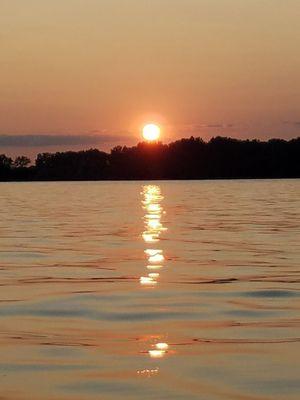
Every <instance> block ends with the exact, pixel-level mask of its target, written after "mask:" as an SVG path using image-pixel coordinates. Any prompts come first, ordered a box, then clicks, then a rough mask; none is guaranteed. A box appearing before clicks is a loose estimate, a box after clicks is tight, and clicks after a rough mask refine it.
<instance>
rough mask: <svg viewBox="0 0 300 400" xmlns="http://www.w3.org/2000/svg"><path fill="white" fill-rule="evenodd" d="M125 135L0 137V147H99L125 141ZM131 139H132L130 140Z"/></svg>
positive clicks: (126, 138) (126, 137)
mask: <svg viewBox="0 0 300 400" xmlns="http://www.w3.org/2000/svg"><path fill="white" fill-rule="evenodd" d="M128 139H129V137H128V136H125V135H0V146H2V147H44V146H70V145H73V146H74V145H99V144H103V143H113V142H117V141H126V140H128ZM131 139H132V138H131Z"/></svg>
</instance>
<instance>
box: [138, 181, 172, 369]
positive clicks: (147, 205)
mask: <svg viewBox="0 0 300 400" xmlns="http://www.w3.org/2000/svg"><path fill="white" fill-rule="evenodd" d="M141 194H142V195H143V200H142V206H143V208H144V210H145V214H146V215H145V216H144V217H143V220H144V224H145V230H144V232H143V233H142V237H143V240H144V241H145V242H146V243H153V242H159V241H160V235H161V234H162V233H163V232H164V231H166V230H167V228H165V227H164V226H163V223H162V221H161V218H162V215H164V214H165V211H164V210H163V208H162V206H161V201H162V200H163V196H161V191H160V188H159V187H158V186H156V185H147V186H144V188H143V191H142V193H141ZM155 247H156V245H155ZM144 252H145V254H146V256H147V260H148V265H147V266H146V268H147V269H148V270H150V271H149V274H148V276H142V277H141V278H140V283H141V285H145V286H153V285H156V284H157V283H158V280H159V278H160V274H159V273H158V272H156V271H157V270H160V269H162V268H163V263H164V261H165V257H164V254H163V250H162V249H157V248H150V249H149V248H148V249H145V250H144ZM161 339H162V337H161ZM157 340H159V339H157ZM151 347H152V349H150V350H148V351H147V353H148V354H149V356H150V357H151V358H163V357H164V356H165V355H166V354H167V353H168V348H169V345H168V343H165V342H163V341H161V342H158V343H155V344H153V343H152V344H151ZM138 374H141V375H144V374H145V375H147V376H151V374H152V370H149V369H145V370H141V371H138Z"/></svg>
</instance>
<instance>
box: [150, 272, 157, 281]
mask: <svg viewBox="0 0 300 400" xmlns="http://www.w3.org/2000/svg"><path fill="white" fill-rule="evenodd" d="M148 276H149V277H150V278H152V279H157V278H159V273H158V272H151V273H150V274H148Z"/></svg>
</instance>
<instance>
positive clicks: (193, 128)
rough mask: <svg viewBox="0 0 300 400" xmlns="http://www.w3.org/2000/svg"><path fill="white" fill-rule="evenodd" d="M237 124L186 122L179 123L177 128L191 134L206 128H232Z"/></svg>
mask: <svg viewBox="0 0 300 400" xmlns="http://www.w3.org/2000/svg"><path fill="white" fill-rule="evenodd" d="M234 127H235V125H234V124H232V123H229V124H225V123H212V124H202V123H198V124H184V125H179V126H178V127H177V128H178V129H177V130H178V131H179V132H180V133H181V132H185V133H189V134H196V133H197V132H199V131H201V130H204V129H231V128H234Z"/></svg>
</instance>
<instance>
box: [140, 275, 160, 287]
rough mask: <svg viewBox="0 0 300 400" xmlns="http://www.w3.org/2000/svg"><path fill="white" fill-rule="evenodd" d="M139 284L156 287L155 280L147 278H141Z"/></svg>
mask: <svg viewBox="0 0 300 400" xmlns="http://www.w3.org/2000/svg"><path fill="white" fill-rule="evenodd" d="M140 283H141V285H156V284H157V282H156V280H155V279H153V278H151V277H149V276H141V277H140Z"/></svg>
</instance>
